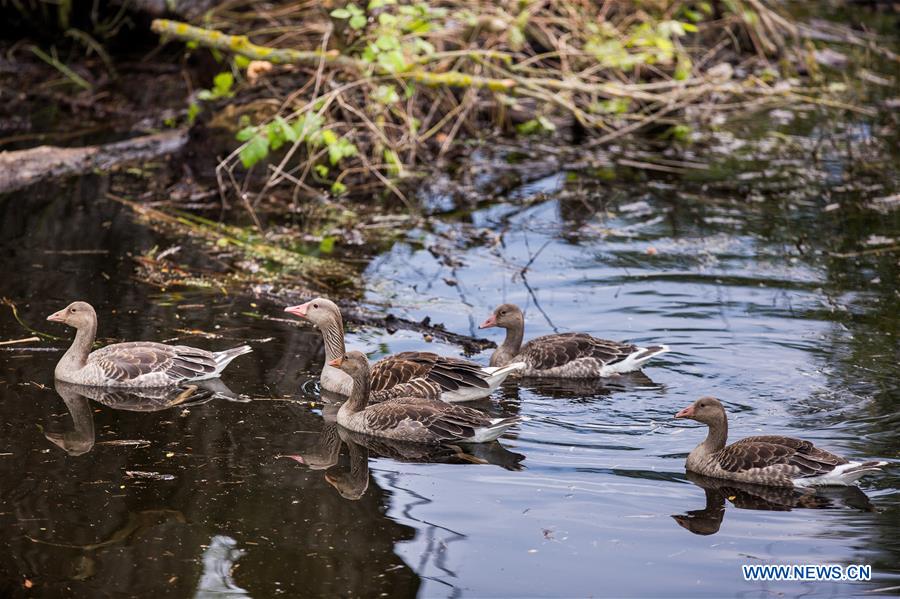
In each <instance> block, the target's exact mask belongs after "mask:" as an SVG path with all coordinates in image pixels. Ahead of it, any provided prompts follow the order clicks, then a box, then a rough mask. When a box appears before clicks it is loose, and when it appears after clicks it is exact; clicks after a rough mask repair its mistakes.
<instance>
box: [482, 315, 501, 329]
mask: <svg viewBox="0 0 900 599" xmlns="http://www.w3.org/2000/svg"><path fill="white" fill-rule="evenodd" d="M495 326H497V317H496V316H495V315H493V314H491V315H490V316H488V317H487V320H485V321H484V322H482V323H481V324H480V325H478V328H479V329H489V328H491V327H495Z"/></svg>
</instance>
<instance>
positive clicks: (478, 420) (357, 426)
mask: <svg viewBox="0 0 900 599" xmlns="http://www.w3.org/2000/svg"><path fill="white" fill-rule="evenodd" d="M329 365H330V366H332V367H334V368H339V369H340V370H341V371H342V372H344V373H346V374H347V375H348V376H349V377H350V379H351V381H352V382H353V389H352V391H351V392H350V398H349V399H348V400H347V401H345V402H344V403H343V404H342V405H341V408H340V409H339V410H338V415H337V421H338V424H340V425H341V426H343V427H344V428H347V429H349V430H351V431H355V432H357V433H362V434H364V435H372V436H376V437H386V438H388V439H396V440H398V441H410V442H415V443H442V442H445V441H461V442H470V443H486V442H488V441H493V440H494V439H496V438H497V437H499V436H500V435H501V434H503V432H504V431H505V430H506V429H508V428H509V427H511V426H513V425H514V424H516V423H517V422H519V421H520V420H521V419H520V418H519V417H512V418H491V417H489V416H488V415H487V414H485V413H483V412H479V411H478V410H473V409H471V408H466V407H463V406H456V405H452V404H449V403H446V402H444V401H441V400H439V399H427V398H423V397H397V398H393V399H389V400H386V401H383V402H381V403H378V404H375V405H372V406H368V407H366V405H367V404H368V402H369V389H370V387H371V380H372V373H371V369H370V367H369V360H368V359H367V358H366V356H365V354H363V353H362V352H358V351H351V352H348V353H347V354H346V355H344V356H342V357H339V358H335V359H334V360H331V361H330V362H329Z"/></svg>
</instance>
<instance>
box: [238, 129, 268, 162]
mask: <svg viewBox="0 0 900 599" xmlns="http://www.w3.org/2000/svg"><path fill="white" fill-rule="evenodd" d="M268 155H269V138H268V137H267V136H265V135H263V134H261V133H260V134H257V135H255V136H253V138H252V139H250V141H248V142H247V143H246V144H245V145H244V147H243V148H241V152H240V157H241V164H243V165H244V168H250V167H251V166H253V165H254V164H256V163H257V162H259V161H260V160H262V159H263V158H265V157H266V156H268Z"/></svg>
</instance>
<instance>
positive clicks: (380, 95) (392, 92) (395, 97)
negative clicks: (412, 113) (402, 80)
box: [372, 85, 400, 104]
mask: <svg viewBox="0 0 900 599" xmlns="http://www.w3.org/2000/svg"><path fill="white" fill-rule="evenodd" d="M372 99H373V100H375V101H376V102H379V103H381V104H393V103H395V102H399V101H400V94H398V93H397V88H395V87H394V86H393V85H379V86H378V87H377V88H376V89H375V91H374V92H373V93H372Z"/></svg>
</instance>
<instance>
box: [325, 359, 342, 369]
mask: <svg viewBox="0 0 900 599" xmlns="http://www.w3.org/2000/svg"><path fill="white" fill-rule="evenodd" d="M343 363H344V358H335V359H334V360H331V361H330V362H328V365H329V366H334V367H335V368H340V367H341V364H343Z"/></svg>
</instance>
